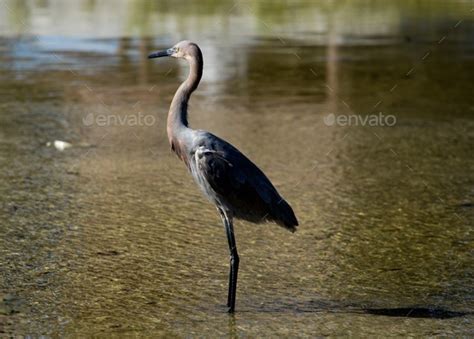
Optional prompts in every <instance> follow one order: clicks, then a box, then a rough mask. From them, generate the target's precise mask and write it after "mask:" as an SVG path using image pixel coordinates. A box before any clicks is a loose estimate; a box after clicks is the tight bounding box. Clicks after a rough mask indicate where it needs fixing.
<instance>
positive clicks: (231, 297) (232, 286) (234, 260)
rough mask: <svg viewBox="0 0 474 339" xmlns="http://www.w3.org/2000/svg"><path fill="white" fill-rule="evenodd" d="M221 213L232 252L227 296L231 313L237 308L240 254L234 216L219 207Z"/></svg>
mask: <svg viewBox="0 0 474 339" xmlns="http://www.w3.org/2000/svg"><path fill="white" fill-rule="evenodd" d="M219 212H220V213H221V216H222V219H223V222H224V227H225V230H226V234H227V241H228V242H229V252H230V274H229V294H228V296H227V306H228V307H229V313H233V312H234V310H235V299H236V294H237V275H238V272H239V261H240V259H239V254H238V253H237V245H236V243H235V237H234V226H233V223H232V218H230V217H229V216H228V215H227V213H226V212H225V211H224V210H221V209H219Z"/></svg>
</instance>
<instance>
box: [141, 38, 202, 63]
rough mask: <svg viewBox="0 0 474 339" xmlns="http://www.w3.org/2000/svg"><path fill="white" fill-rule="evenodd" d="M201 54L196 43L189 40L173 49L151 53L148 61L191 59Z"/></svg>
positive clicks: (181, 42) (179, 43)
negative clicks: (168, 58) (169, 58)
mask: <svg viewBox="0 0 474 339" xmlns="http://www.w3.org/2000/svg"><path fill="white" fill-rule="evenodd" d="M200 54H201V51H200V50H199V47H198V46H197V45H196V44H195V43H193V42H191V41H188V40H183V41H180V42H178V43H177V44H176V45H174V46H173V47H171V48H168V49H166V50H163V51H158V52H154V53H151V54H150V55H149V56H148V59H153V58H161V57H173V58H182V59H190V58H192V57H196V56H197V55H200Z"/></svg>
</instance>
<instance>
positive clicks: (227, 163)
mask: <svg viewBox="0 0 474 339" xmlns="http://www.w3.org/2000/svg"><path fill="white" fill-rule="evenodd" d="M159 57H173V58H181V59H186V60H187V61H188V63H189V66H190V71H189V75H188V78H187V79H186V80H185V81H184V82H183V83H182V84H181V85H180V86H179V88H178V90H177V91H176V94H175V95H174V97H173V101H172V102H171V107H170V110H169V113H168V121H167V132H168V139H169V142H170V145H171V149H172V150H173V151H174V152H175V153H176V154H177V155H178V157H179V158H180V159H181V160H182V161H183V162H184V163H185V164H186V166H187V168H188V170H189V171H190V173H191V175H192V176H193V178H194V180H195V182H196V183H197V185H198V186H199V187H200V189H201V190H202V191H203V193H204V195H205V196H206V197H207V198H208V199H209V200H210V201H211V202H212V203H214V204H215V205H216V207H217V210H218V211H219V214H220V216H221V218H222V222H223V223H224V227H225V230H226V233H227V240H228V242H229V251H230V273H229V292H228V296H227V306H228V307H229V312H230V313H233V312H234V309H235V297H236V291H237V273H238V270H239V255H238V253H237V245H236V243H235V237H234V228H233V223H232V220H233V218H238V219H243V220H247V221H250V222H253V223H261V222H264V221H273V222H276V223H277V224H279V225H281V226H283V227H285V228H286V229H288V230H290V231H291V232H294V231H296V226H298V221H297V220H296V217H295V214H294V213H293V210H292V209H291V207H290V205H288V203H287V202H286V201H285V200H283V198H282V197H281V196H280V194H278V192H277V190H276V189H275V187H273V185H272V183H271V182H270V180H268V178H267V177H266V176H265V174H263V172H262V171H261V170H260V169H259V168H258V167H257V166H256V165H255V164H254V163H253V162H251V161H250V160H249V159H248V158H247V157H246V156H245V155H243V154H242V153H241V152H240V151H239V150H238V149H237V148H235V147H234V146H232V145H231V144H229V143H228V142H226V141H224V140H222V139H220V138H219V137H217V136H215V135H213V134H211V133H209V132H206V131H202V130H193V129H191V128H189V127H188V118H187V115H188V101H189V98H190V96H191V93H192V92H193V91H194V90H195V89H196V88H197V87H198V84H199V81H200V80H201V76H202V68H203V59H202V53H201V50H200V49H199V47H198V45H196V44H195V43H192V42H190V41H181V42H179V43H177V44H176V45H175V46H173V47H171V48H169V49H167V50H165V51H160V52H155V53H152V54H150V55H149V56H148V58H150V59H151V58H159Z"/></svg>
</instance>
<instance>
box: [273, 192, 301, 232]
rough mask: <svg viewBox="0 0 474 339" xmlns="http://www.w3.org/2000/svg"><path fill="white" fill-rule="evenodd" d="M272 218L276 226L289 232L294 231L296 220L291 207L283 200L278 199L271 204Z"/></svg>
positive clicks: (296, 224)
mask: <svg viewBox="0 0 474 339" xmlns="http://www.w3.org/2000/svg"><path fill="white" fill-rule="evenodd" d="M272 217H273V218H274V221H275V222H276V223H277V224H278V225H280V226H283V227H284V228H286V229H288V230H289V231H291V232H295V231H296V227H297V226H298V220H297V219H296V216H295V213H294V212H293V209H292V208H291V206H290V205H289V204H288V203H287V202H286V201H285V200H284V199H283V198H280V200H279V201H276V202H275V203H274V204H273V206H272Z"/></svg>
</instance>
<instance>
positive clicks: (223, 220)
mask: <svg viewBox="0 0 474 339" xmlns="http://www.w3.org/2000/svg"><path fill="white" fill-rule="evenodd" d="M217 210H218V211H219V213H220V215H221V218H222V223H223V224H224V229H225V230H226V234H228V232H227V217H226V215H225V213H224V211H223V210H221V209H220V208H217ZM227 239H229V237H228V235H227ZM229 246H230V245H229ZM232 272H233V269H232V264H231V265H230V267H229V291H228V292H227V307H230V299H231V298H230V296H231V294H232V282H233V279H232V277H233V273H232Z"/></svg>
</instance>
